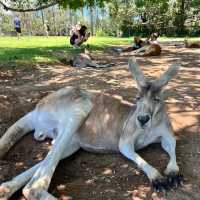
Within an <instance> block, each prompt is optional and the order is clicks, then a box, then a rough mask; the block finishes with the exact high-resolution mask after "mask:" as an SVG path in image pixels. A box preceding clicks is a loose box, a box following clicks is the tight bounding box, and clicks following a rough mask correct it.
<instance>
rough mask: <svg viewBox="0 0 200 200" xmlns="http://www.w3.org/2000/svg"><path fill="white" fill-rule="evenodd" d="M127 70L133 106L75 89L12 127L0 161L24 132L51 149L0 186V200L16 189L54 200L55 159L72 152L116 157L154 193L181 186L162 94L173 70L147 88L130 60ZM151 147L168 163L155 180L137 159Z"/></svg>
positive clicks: (1, 143) (0, 146) (38, 199)
mask: <svg viewBox="0 0 200 200" xmlns="http://www.w3.org/2000/svg"><path fill="white" fill-rule="evenodd" d="M129 68H130V71H131V73H132V74H133V76H134V77H135V80H136V82H137V88H138V95H137V97H136V105H134V106H133V105H132V104H130V103H127V102H124V101H123V100H122V99H119V98H116V97H113V96H112V95H109V94H107V93H92V92H90V91H87V90H82V89H80V88H76V87H69V88H63V89H60V90H58V91H56V92H54V93H52V94H50V95H48V96H47V97H45V98H44V99H42V100H41V101H40V102H39V103H38V104H37V106H36V108H35V109H34V110H33V111H31V112H29V113H28V114H26V115H25V116H24V117H22V118H21V119H19V120H18V121H17V122H16V123H15V124H14V125H12V126H11V127H10V128H9V129H8V130H7V131H6V133H5V134H4V135H3V136H2V138H1V139H0V157H1V158H2V157H3V156H4V155H5V154H6V153H7V152H8V151H9V149H10V148H11V147H12V146H13V145H14V144H15V143H16V142H17V141H18V140H20V138H22V137H23V136H24V135H26V134H27V133H28V132H30V131H34V138H35V139H36V140H39V141H42V140H44V139H45V138H47V137H48V138H52V139H53V140H54V143H53V145H52V148H51V149H50V151H49V153H48V154H47V156H46V157H45V158H44V160H43V161H41V162H40V163H38V164H36V165H35V166H33V167H32V168H30V169H28V170H27V171H25V172H23V173H22V174H20V175H18V176H16V177H14V178H13V179H11V180H10V181H7V182H4V183H2V184H1V185H0V199H8V198H9V197H11V196H12V194H13V193H14V192H16V191H17V190H18V189H19V188H21V187H23V186H24V185H25V187H24V189H23V194H24V196H25V197H26V198H27V199H28V200H44V199H48V200H53V199H54V200H55V199H56V198H55V197H53V196H52V195H51V194H49V193H48V192H47V190H48V188H49V184H50V182H51V178H52V176H53V173H54V171H55V169H56V166H57V165H58V163H59V161H60V160H61V159H64V158H67V157H69V156H70V155H72V154H73V153H75V152H76V151H77V150H78V149H80V148H82V149H85V150H87V151H90V152H100V153H101V152H103V153H106V152H116V153H121V154H122V155H124V156H125V157H126V158H128V159H129V160H130V161H132V162H134V163H136V164H137V166H138V167H139V168H140V169H141V170H142V171H143V172H144V173H145V174H146V175H147V177H148V178H149V181H150V182H151V184H152V186H153V187H154V188H155V190H157V191H165V190H168V189H170V188H173V187H176V186H177V185H179V184H181V182H182V181H183V177H182V176H181V175H180V174H179V167H178V165H177V162H176V139H175V136H174V134H173V130H172V126H171V123H170V120H169V117H168V115H167V113H166V111H165V103H164V99H163V98H164V96H163V88H164V86H166V85H167V83H168V82H169V80H170V79H171V78H173V77H174V76H175V75H176V73H177V71H178V69H179V66H177V65H172V66H171V67H169V69H168V70H167V71H166V72H165V73H164V74H163V75H161V77H160V78H158V79H156V80H154V81H151V82H148V81H147V80H146V79H145V77H144V74H143V73H142V71H141V69H140V67H139V65H138V64H137V63H136V61H135V59H130V60H129ZM152 143H161V146H162V148H163V149H164V150H165V151H166V152H167V153H168V155H169V157H170V159H169V163H168V165H167V167H166V169H165V171H164V173H163V174H161V173H160V172H159V171H158V170H157V169H156V168H154V167H153V166H151V165H150V164H149V163H147V162H146V161H145V160H144V159H143V158H142V157H141V156H140V155H139V154H138V153H137V150H139V149H142V148H144V147H146V146H148V145H149V144H152Z"/></svg>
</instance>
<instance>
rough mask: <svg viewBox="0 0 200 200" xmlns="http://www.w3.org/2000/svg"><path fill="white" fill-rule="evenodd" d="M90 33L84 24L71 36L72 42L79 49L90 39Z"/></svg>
mask: <svg viewBox="0 0 200 200" xmlns="http://www.w3.org/2000/svg"><path fill="white" fill-rule="evenodd" d="M89 37H90V33H88V32H87V27H86V26H85V25H82V26H81V28H80V29H79V30H76V31H75V32H74V33H73V34H72V36H71V37H70V44H71V45H72V46H73V48H75V49H77V48H80V46H81V45H82V44H83V43H84V42H86V41H87V40H88V38H89Z"/></svg>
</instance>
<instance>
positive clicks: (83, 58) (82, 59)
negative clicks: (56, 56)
mask: <svg viewBox="0 0 200 200" xmlns="http://www.w3.org/2000/svg"><path fill="white" fill-rule="evenodd" d="M69 62H70V65H71V66H73V67H81V68H84V67H94V68H107V67H111V66H112V64H98V63H97V62H96V61H95V60H93V59H92V57H91V55H90V53H89V52H88V51H86V50H85V53H80V54H78V55H76V56H74V57H73V59H70V61H69Z"/></svg>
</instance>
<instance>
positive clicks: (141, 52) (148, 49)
mask: <svg viewBox="0 0 200 200" xmlns="http://www.w3.org/2000/svg"><path fill="white" fill-rule="evenodd" d="M161 50H162V49H161V46H160V45H159V44H156V43H152V44H149V45H145V46H144V47H142V48H140V49H138V50H136V51H135V53H134V55H135V56H159V55H160V54H161Z"/></svg>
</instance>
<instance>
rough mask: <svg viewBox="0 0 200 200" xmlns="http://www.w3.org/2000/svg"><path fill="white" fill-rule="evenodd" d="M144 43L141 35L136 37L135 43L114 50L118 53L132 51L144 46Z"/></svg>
mask: <svg viewBox="0 0 200 200" xmlns="http://www.w3.org/2000/svg"><path fill="white" fill-rule="evenodd" d="M144 43H145V42H144V41H143V40H142V39H141V38H140V37H134V40H133V44H132V45H131V46H128V47H125V48H114V49H113V50H114V51H116V52H117V53H121V52H130V51H134V50H137V49H139V48H141V47H143V46H144Z"/></svg>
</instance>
